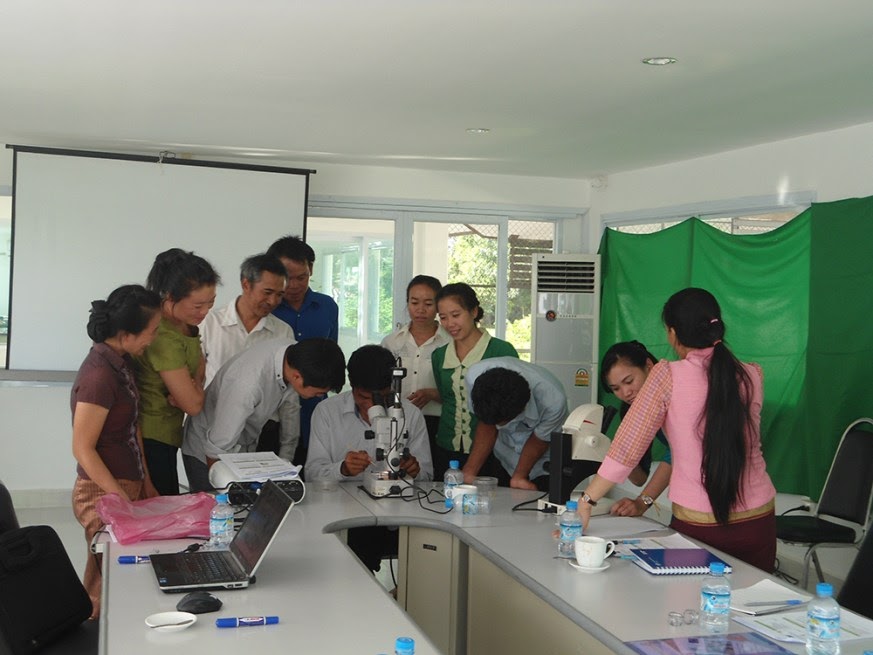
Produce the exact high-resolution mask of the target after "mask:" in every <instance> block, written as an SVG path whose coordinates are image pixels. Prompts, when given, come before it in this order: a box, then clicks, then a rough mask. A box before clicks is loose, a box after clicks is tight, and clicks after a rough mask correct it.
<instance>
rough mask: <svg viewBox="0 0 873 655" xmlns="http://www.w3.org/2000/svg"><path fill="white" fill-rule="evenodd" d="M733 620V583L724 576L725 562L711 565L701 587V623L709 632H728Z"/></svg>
mask: <svg viewBox="0 0 873 655" xmlns="http://www.w3.org/2000/svg"><path fill="white" fill-rule="evenodd" d="M730 622H731V583H730V582H728V579H727V578H726V577H724V563H723V562H713V563H712V564H710V565H709V575H707V576H706V578H705V579H704V580H703V584H702V585H701V587H700V623H701V624H702V625H703V627H704V628H706V630H707V631H708V632H713V633H720V632H727V631H728V628H729V627H730Z"/></svg>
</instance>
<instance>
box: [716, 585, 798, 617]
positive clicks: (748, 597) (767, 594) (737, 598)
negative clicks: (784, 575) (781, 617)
mask: <svg viewBox="0 0 873 655" xmlns="http://www.w3.org/2000/svg"><path fill="white" fill-rule="evenodd" d="M809 599H810V596H809V594H804V593H802V592H800V591H799V590H795V589H792V588H791V587H786V586H784V585H781V584H779V583H778V582H774V581H773V580H761V581H759V582H756V583H755V584H753V585H752V586H751V587H745V588H744V589H734V590H733V591H731V609H732V610H733V611H734V612H741V613H742V614H750V615H752V616H763V615H765V614H774V613H776V612H784V611H785V610H791V609H793V610H797V609H800V608H799V607H797V604H798V603H806V602H807V601H808V600H809ZM780 601H786V602H780ZM768 602H769V603H770V604H768V605H763V604H762V603H768ZM749 603H752V605H749Z"/></svg>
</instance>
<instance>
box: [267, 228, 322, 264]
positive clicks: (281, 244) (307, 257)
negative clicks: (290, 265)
mask: <svg viewBox="0 0 873 655" xmlns="http://www.w3.org/2000/svg"><path fill="white" fill-rule="evenodd" d="M267 254H268V255H273V256H274V257H284V258H285V259H290V260H291V261H292V262H301V263H304V264H309V265H310V266H312V264H314V263H315V251H314V250H313V249H312V248H311V247H310V246H309V245H308V244H307V243H306V242H305V241H304V240H303V239H301V238H300V237H298V236H291V235H290V234H289V235H288V236H284V237H281V238H279V239H276V240H275V241H274V242H273V243H272V245H271V246H270V247H269V248H267Z"/></svg>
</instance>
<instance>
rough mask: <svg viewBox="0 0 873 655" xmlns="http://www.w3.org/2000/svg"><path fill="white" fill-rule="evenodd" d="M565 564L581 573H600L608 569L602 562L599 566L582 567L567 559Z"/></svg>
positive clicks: (607, 565)
mask: <svg viewBox="0 0 873 655" xmlns="http://www.w3.org/2000/svg"><path fill="white" fill-rule="evenodd" d="M567 562H568V563H569V564H570V566H572V567H573V568H574V569H576V570H577V571H582V573H600V572H601V571H605V570H606V569H608V568H609V564H607V563H606V562H604V563H603V564H602V565H601V566H582V565H581V564H579V562H574V561H573V560H571V559H568V560H567Z"/></svg>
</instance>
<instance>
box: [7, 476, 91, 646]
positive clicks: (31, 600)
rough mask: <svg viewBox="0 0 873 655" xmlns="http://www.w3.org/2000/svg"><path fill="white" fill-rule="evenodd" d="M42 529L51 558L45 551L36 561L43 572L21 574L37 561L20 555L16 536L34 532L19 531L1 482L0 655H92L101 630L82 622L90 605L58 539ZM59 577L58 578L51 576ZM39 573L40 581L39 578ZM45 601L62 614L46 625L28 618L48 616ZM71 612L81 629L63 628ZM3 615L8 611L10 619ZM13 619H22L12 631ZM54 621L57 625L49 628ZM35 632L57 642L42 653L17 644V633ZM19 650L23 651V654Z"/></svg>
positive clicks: (29, 554)
mask: <svg viewBox="0 0 873 655" xmlns="http://www.w3.org/2000/svg"><path fill="white" fill-rule="evenodd" d="M41 529H42V530H43V532H42V535H43V536H45V535H46V532H50V533H51V534H53V535H54V539H53V540H52V542H54V543H56V550H55V551H54V552H51V554H50V555H46V551H43V553H42V555H43V559H41V560H39V561H40V562H45V563H46V564H45V565H44V566H37V565H35V564H34V566H33V567H31V568H28V569H24V568H23V567H27V566H28V562H29V561H31V559H32V558H34V559H35V556H36V553H34V554H31V553H27V552H24V550H26V548H24V550H22V549H23V546H22V543H21V541H20V539H19V535H23V534H26V533H27V532H28V530H33V528H21V527H19V524H18V517H17V515H16V514H15V507H14V506H13V505H12V498H11V496H10V494H9V491H8V490H7V489H6V487H5V485H3V483H2V482H0V577H2V578H3V580H4V582H3V584H0V606H2V607H0V613H2V616H0V655H7V654H9V653H14V654H17V653H19V652H28V653H30V652H39V653H41V654H42V655H96V653H97V646H98V641H99V625H98V622H97V621H86V620H85V619H87V618H88V615H89V614H90V612H91V600H90V599H89V598H88V594H87V592H86V591H85V588H84V587H83V586H82V583H81V582H80V581H79V579H78V576H77V574H76V572H75V570H74V569H73V565H72V564H71V563H70V559H69V557H68V556H67V553H66V551H65V550H64V548H63V544H61V542H60V539H59V538H58V537H57V533H55V532H54V530H52V529H51V528H49V527H43V528H41ZM47 548H51V547H47ZM19 570H25V571H26V573H27V575H28V579H24V576H23V575H17V574H16V571H19ZM58 572H60V573H61V575H55V573H58ZM41 573H42V574H43V575H40V574H41ZM47 577H48V578H50V579H49V580H48V581H46V578H47ZM40 580H42V581H43V584H42V586H43V587H45V588H44V589H39V588H34V585H37V586H39V585H40V583H39V582H38V581H40ZM48 599H54V601H53V602H55V603H59V602H63V603H64V605H65V607H64V608H63V609H64V611H65V612H66V613H62V614H61V615H60V616H56V617H49V618H47V619H45V620H43V619H42V618H36V619H32V620H31V618H28V617H45V616H47V613H46V607H48V606H49V605H50V604H51V602H50V601H49V600H48ZM11 606H15V608H16V609H15V610H14V611H11ZM72 606H76V607H80V608H81V612H80V614H79V616H81V618H80V619H76V620H77V621H82V623H81V625H74V626H73V627H69V628H67V627H66V626H67V625H69V623H63V622H64V621H68V619H69V616H70V612H72V611H73V610H72V609H70V611H69V612H67V610H68V609H69V608H70V607H72ZM7 611H9V613H8V614H7V613H6V612H7ZM76 611H78V610H76ZM13 614H14V616H16V617H19V618H20V617H24V619H22V620H21V621H19V622H18V623H17V624H16V625H15V626H13V625H11V624H10V622H15V619H14V618H13V616H12V615H13ZM48 614H51V612H49V613H48ZM53 620H55V621H57V622H56V623H52V621H53ZM34 626H37V627H38V629H39V632H38V634H47V633H54V634H58V635H59V636H57V637H56V638H55V637H52V641H51V643H47V644H45V645H44V646H41V647H37V646H35V645H34V644H27V645H23V644H22V643H21V641H20V640H18V638H19V637H20V636H21V635H22V632H21V631H22V630H27V629H29V628H32V627H34ZM59 626H61V627H59ZM7 629H8V630H12V631H14V632H15V636H14V637H13V635H12V634H7V633H6V630H7ZM60 630H64V632H63V634H60ZM24 634H28V633H27V632H25V633H24ZM30 634H34V633H30ZM34 636H35V635H34ZM22 648H24V649H25V651H22V650H21V649H22Z"/></svg>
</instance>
